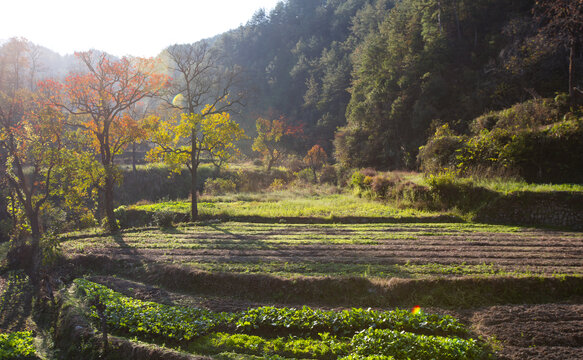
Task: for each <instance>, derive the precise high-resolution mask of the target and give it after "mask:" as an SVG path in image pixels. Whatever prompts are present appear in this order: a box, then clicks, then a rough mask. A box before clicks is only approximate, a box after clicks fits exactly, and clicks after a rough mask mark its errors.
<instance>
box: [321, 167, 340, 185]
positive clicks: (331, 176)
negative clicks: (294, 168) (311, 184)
mask: <svg viewBox="0 0 583 360" xmlns="http://www.w3.org/2000/svg"><path fill="white" fill-rule="evenodd" d="M320 182H321V183H326V184H332V185H336V184H337V183H338V175H337V173H336V168H335V167H334V166H332V165H325V166H324V167H323V168H322V170H321V171H320Z"/></svg>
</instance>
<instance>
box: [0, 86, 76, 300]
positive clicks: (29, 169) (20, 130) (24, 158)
mask: <svg viewBox="0 0 583 360" xmlns="http://www.w3.org/2000/svg"><path fill="white" fill-rule="evenodd" d="M65 129H66V128H65V120H64V116H62V114H61V113H60V112H59V111H56V110H55V109H53V108H51V107H48V106H46V104H45V103H44V102H43V101H42V99H41V98H39V96H38V95H37V94H34V93H32V92H30V91H28V90H25V89H17V90H15V91H10V92H8V93H4V92H1V91H0V154H1V156H0V162H1V163H2V164H3V167H4V180H5V182H6V183H7V184H8V185H9V187H10V189H11V195H12V198H13V199H14V200H15V201H16V203H17V205H18V207H19V208H20V209H21V211H22V213H23V214H24V221H22V223H20V224H18V225H19V227H21V228H23V229H28V232H29V234H30V237H31V248H32V261H31V264H32V268H31V269H28V270H30V272H31V279H32V280H33V284H34V285H35V289H36V290H38V288H37V286H38V284H39V271H40V264H41V249H40V239H41V235H42V233H43V224H42V222H41V213H42V211H43V209H44V208H45V207H46V206H47V205H48V203H49V199H50V197H51V195H54V191H55V189H56V188H57V185H58V184H57V183H56V182H55V173H57V171H58V170H59V169H60V168H62V167H63V164H64V162H65V155H66V150H65V149H64V144H65V132H66V130H65ZM17 219H18V217H16V216H15V217H14V219H13V220H17ZM18 220H20V219H18Z"/></svg>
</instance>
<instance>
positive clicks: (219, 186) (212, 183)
mask: <svg viewBox="0 0 583 360" xmlns="http://www.w3.org/2000/svg"><path fill="white" fill-rule="evenodd" d="M236 188H237V185H236V184H235V182H234V181H232V180H229V179H221V178H218V179H208V180H207V181H206V182H205V183H204V192H205V193H206V194H208V195H224V194H228V193H233V192H235V190H236Z"/></svg>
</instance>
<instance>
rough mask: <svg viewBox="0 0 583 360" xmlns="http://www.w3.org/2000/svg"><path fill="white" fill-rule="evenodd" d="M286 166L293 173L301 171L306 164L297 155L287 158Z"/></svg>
mask: <svg viewBox="0 0 583 360" xmlns="http://www.w3.org/2000/svg"><path fill="white" fill-rule="evenodd" d="M284 166H285V167H286V169H288V170H289V171H291V172H292V173H296V172H300V171H302V170H303V169H305V168H306V164H305V163H304V162H303V161H302V160H301V159H300V158H298V157H297V156H289V157H288V158H287V159H286V161H285V163H284Z"/></svg>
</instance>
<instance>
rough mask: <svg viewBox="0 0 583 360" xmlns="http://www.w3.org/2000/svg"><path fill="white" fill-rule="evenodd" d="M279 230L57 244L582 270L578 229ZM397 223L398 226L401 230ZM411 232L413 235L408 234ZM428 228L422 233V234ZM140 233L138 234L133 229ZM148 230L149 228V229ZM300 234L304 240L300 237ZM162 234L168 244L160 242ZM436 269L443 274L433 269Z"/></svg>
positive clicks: (196, 254) (121, 251) (140, 255)
mask: <svg viewBox="0 0 583 360" xmlns="http://www.w3.org/2000/svg"><path fill="white" fill-rule="evenodd" d="M282 230H285V233H286V236H290V235H293V234H296V236H291V237H286V238H285V239H286V242H277V241H276V240H277V239H278V238H272V236H277V235H279V236H280V237H279V239H281V235H282V233H275V232H273V231H272V230H268V229H263V230H262V229H259V230H257V231H255V232H254V233H253V234H234V233H231V232H227V231H224V232H220V233H217V232H216V231H211V230H208V229H207V228H201V229H196V230H188V231H186V232H184V233H182V232H178V233H175V234H174V233H173V234H167V233H166V234H163V235H162V234H160V236H163V237H164V240H163V241H161V240H160V238H157V237H153V238H150V239H148V238H144V237H143V236H138V237H137V238H136V234H133V233H129V234H123V235H121V236H119V238H117V239H116V243H117V244H115V245H111V244H112V243H111V242H109V243H107V244H106V245H99V242H98V241H95V239H93V241H94V242H93V243H86V244H84V245H85V246H84V247H82V248H76V247H75V246H70V247H69V246H68V244H67V243H65V244H64V247H65V249H66V252H67V253H68V254H69V256H71V257H75V256H77V255H106V256H112V257H115V258H116V259H133V260H136V259H140V260H143V261H146V262H155V263H174V264H176V263H178V264H180V263H193V262H201V263H208V262H212V263H221V262H222V263H233V262H235V263H259V262H280V263H298V262H302V263H330V264H334V263H338V264H374V265H388V266H390V265H395V264H406V263H409V264H428V263H437V264H444V265H457V264H461V263H465V264H467V265H481V264H488V265H493V266H495V267H496V270H499V271H504V272H513V271H523V272H524V271H528V272H531V273H536V274H542V275H551V274H557V273H560V274H577V275H580V274H583V234H582V233H573V232H559V231H545V230H527V231H522V232H516V233H480V232H478V233H470V232H464V231H447V232H445V233H440V232H439V230H438V229H435V235H431V233H432V230H431V229H428V228H403V229H394V228H387V229H385V230H374V231H371V232H370V233H367V235H370V236H373V235H374V238H372V239H371V242H372V243H370V244H369V243H366V244H346V243H340V244H335V243H331V242H330V241H328V242H326V241H325V240H322V241H321V242H316V243H305V239H306V237H307V236H308V235H310V236H318V235H322V236H329V235H330V234H333V235H334V237H332V238H329V239H334V238H336V239H342V238H344V237H346V236H348V235H350V233H352V232H353V231H352V230H350V229H346V230H344V229H342V228H338V229H330V228H313V227H310V226H294V227H291V228H287V229H282ZM401 230H402V231H403V232H405V234H403V233H401ZM415 232H418V233H420V234H421V235H415V236H414V238H412V239H403V238H402V237H403V236H407V234H411V233H413V234H414V233H415ZM154 234H155V233H154ZM428 234H429V235H428ZM138 235H139V234H138ZM154 236H155V235H154ZM302 241H303V242H304V243H302ZM165 242H168V243H169V244H170V245H169V246H168V247H164V244H165ZM440 276H442V274H440Z"/></svg>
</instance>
